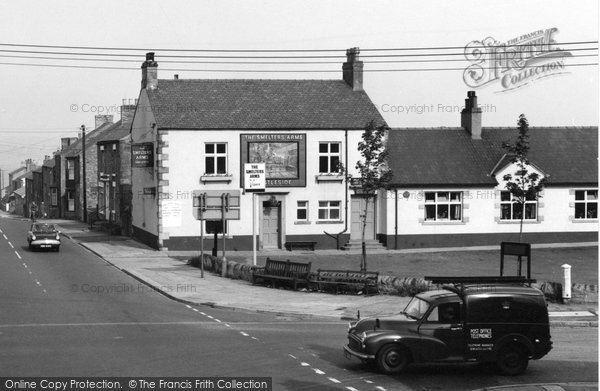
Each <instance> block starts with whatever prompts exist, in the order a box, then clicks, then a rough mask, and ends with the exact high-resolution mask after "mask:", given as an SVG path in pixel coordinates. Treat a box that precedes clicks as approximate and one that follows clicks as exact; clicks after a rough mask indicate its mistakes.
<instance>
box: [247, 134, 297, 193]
mask: <svg viewBox="0 0 600 391" xmlns="http://www.w3.org/2000/svg"><path fill="white" fill-rule="evenodd" d="M240 147H241V148H240V158H241V162H242V163H264V164H265V171H266V179H265V182H266V183H265V185H266V187H306V134H293V133H255V134H241V135H240ZM240 170H241V171H242V172H241V173H240V174H241V175H240V180H241V184H240V187H242V188H245V187H246V186H245V184H244V179H245V178H244V172H243V170H244V168H243V167H241V168H240Z"/></svg>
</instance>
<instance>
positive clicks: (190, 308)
mask: <svg viewBox="0 0 600 391" xmlns="http://www.w3.org/2000/svg"><path fill="white" fill-rule="evenodd" d="M185 306H186V307H187V308H189V309H191V310H193V308H192V307H191V306H189V305H187V304H186V305H185Z"/></svg>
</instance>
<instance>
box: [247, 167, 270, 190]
mask: <svg viewBox="0 0 600 391" xmlns="http://www.w3.org/2000/svg"><path fill="white" fill-rule="evenodd" d="M266 171H267V169H266V164H265V163H244V190H245V191H250V192H252V191H265V187H266V184H267V174H266Z"/></svg>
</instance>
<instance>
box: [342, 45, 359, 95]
mask: <svg viewBox="0 0 600 391" xmlns="http://www.w3.org/2000/svg"><path fill="white" fill-rule="evenodd" d="M359 53H360V49H359V48H351V49H348V50H346V57H347V59H346V62H345V63H344V64H343V65H342V71H343V72H342V73H343V78H344V81H345V82H346V83H347V84H348V85H349V86H350V87H352V90H353V91H363V62H362V61H359V59H358V54H359Z"/></svg>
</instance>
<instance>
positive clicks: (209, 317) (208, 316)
mask: <svg viewBox="0 0 600 391" xmlns="http://www.w3.org/2000/svg"><path fill="white" fill-rule="evenodd" d="M206 317H207V318H208V319H214V318H213V317H212V316H210V315H206Z"/></svg>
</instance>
